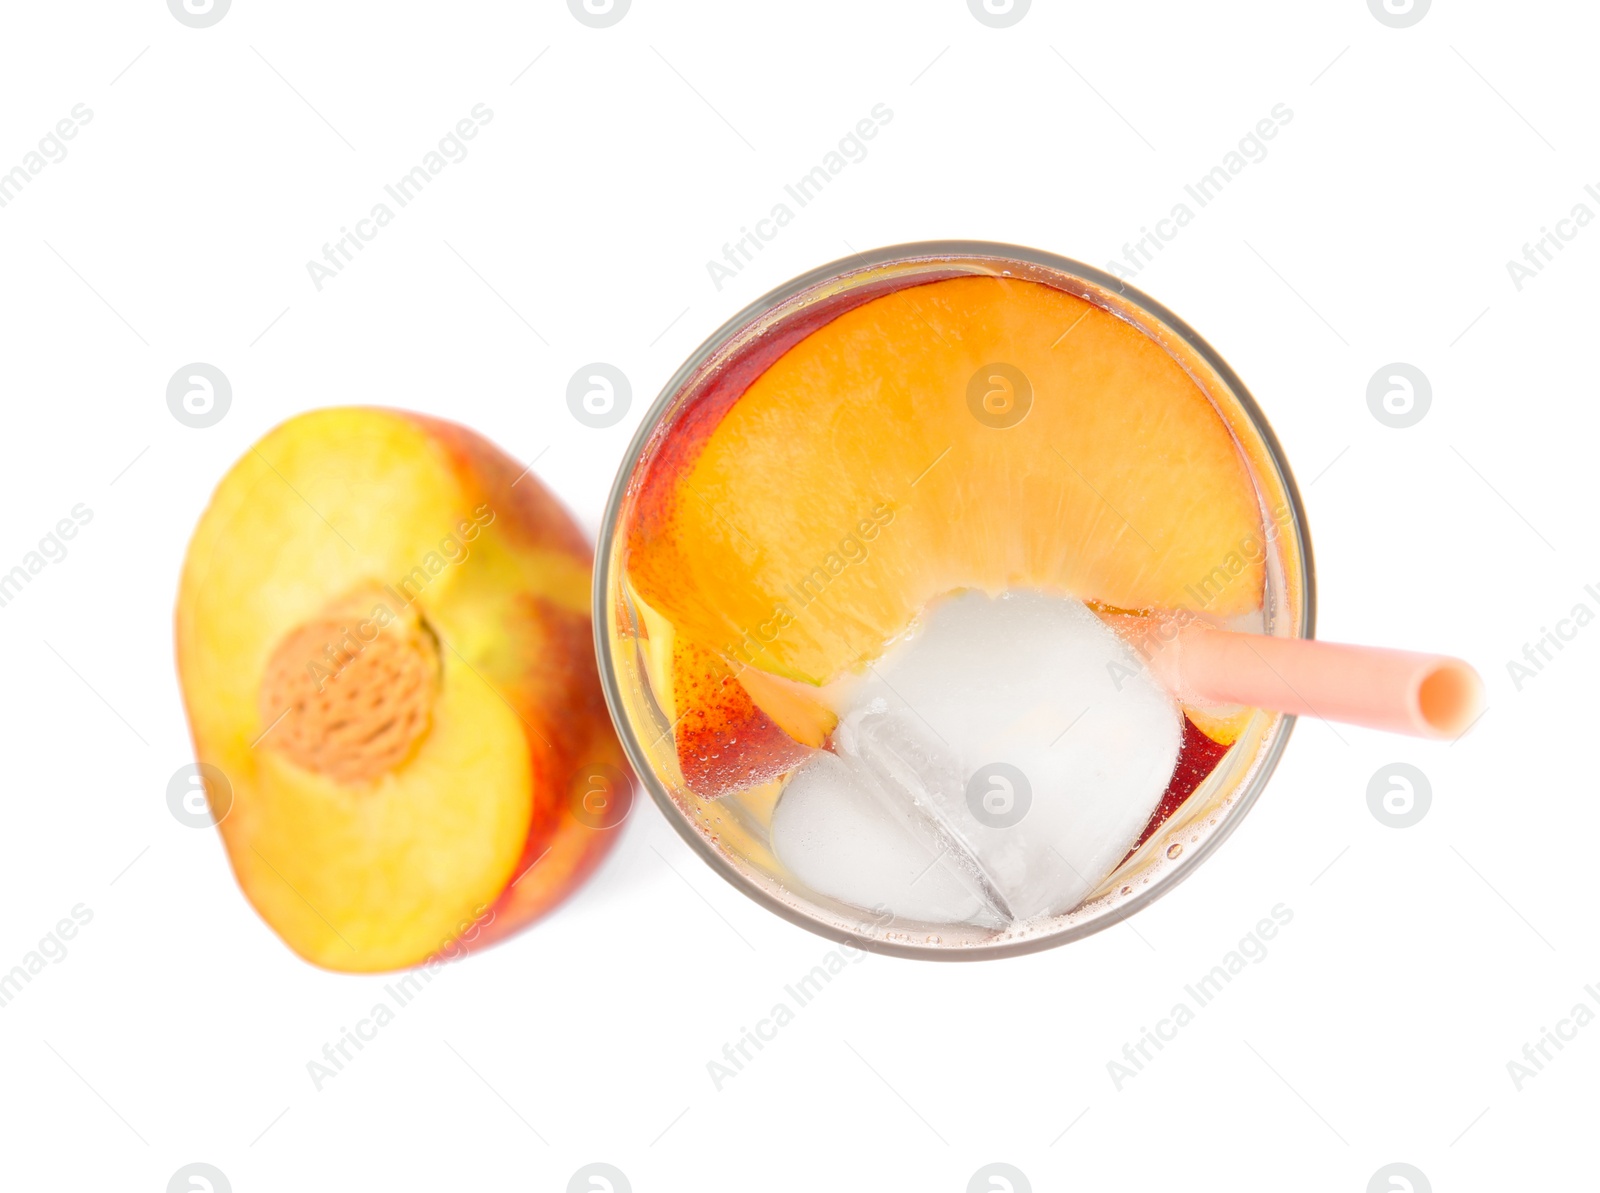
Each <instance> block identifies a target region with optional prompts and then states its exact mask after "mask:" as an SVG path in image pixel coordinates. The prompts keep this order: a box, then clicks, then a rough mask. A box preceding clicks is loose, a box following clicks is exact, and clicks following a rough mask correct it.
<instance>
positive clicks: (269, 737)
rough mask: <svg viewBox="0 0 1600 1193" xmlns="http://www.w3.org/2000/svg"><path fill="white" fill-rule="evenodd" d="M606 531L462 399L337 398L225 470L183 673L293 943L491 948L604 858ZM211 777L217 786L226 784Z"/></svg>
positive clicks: (207, 528)
mask: <svg viewBox="0 0 1600 1193" xmlns="http://www.w3.org/2000/svg"><path fill="white" fill-rule="evenodd" d="M590 563H591V555H590V548H589V545H588V543H587V541H586V540H585V538H584V536H583V534H582V532H581V531H580V530H579V529H578V527H577V526H576V525H575V524H574V522H573V521H572V519H571V517H570V516H569V515H568V514H567V513H566V511H565V510H563V509H562V508H561V507H560V506H559V505H558V504H557V503H556V502H555V501H554V499H552V498H551V497H550V496H549V495H548V494H547V493H546V492H545V491H544V490H543V489H542V488H541V487H540V485H539V482H538V481H537V480H536V479H535V478H533V477H532V476H530V475H527V474H526V473H525V472H524V470H523V469H522V468H521V467H520V466H519V465H518V464H517V463H516V462H515V461H513V460H512V459H510V458H509V457H507V456H506V455H504V454H503V453H501V452H500V451H499V450H498V449H496V448H495V447H494V446H493V445H492V444H490V443H488V442H487V441H486V440H484V439H482V438H481V437H479V436H478V435H476V434H474V433H472V432H471V431H468V430H466V429H464V428H462V427H458V426H455V425H453V424H451V423H446V422H441V421H437V420H434V419H430V418H424V417H422V416H419V415H413V414H408V413H402V412H398V411H389V410H379V409H353V408H351V409H332V410H321V411H316V412H313V413H310V414H305V415H301V416H299V417H297V418H294V419H291V420H290V421H289V422H287V423H284V424H283V425H281V426H279V427H278V428H276V429H275V430H273V431H272V432H270V433H269V434H268V435H267V436H266V437H265V438H264V439H262V440H261V441H260V442H259V443H258V444H256V445H255V447H253V448H252V449H251V450H250V452H249V453H247V454H246V455H245V456H244V457H243V458H242V459H240V460H239V462H238V463H237V464H235V465H234V467H233V469H232V470H231V471H230V472H229V473H228V475H227V476H226V477H225V478H224V479H223V481H222V483H221V484H220V485H219V486H218V488H217V491H216V493H215V495H214V496H213V498H212V501H211V505H210V507H209V508H208V509H207V510H206V512H205V514H204V515H203V516H202V518H201V519H200V524H199V526H198V527H197V528H196V530H195V534H194V538H193V540H192V542H191V543H190V546H189V553H188V557H187V559H186V561H185V564H184V569H183V576H182V580H181V583H180V588H179V595H178V605H177V616H176V622H177V655H178V671H179V677H180V680H181V683H182V687H183V694H184V702H185V705H186V707H187V710H188V714H189V722H190V726H191V728H192V731H193V734H194V741H195V748H196V754H197V756H198V758H199V760H200V761H201V762H202V763H209V764H211V765H213V766H216V767H218V768H220V769H221V771H222V772H223V773H224V774H225V775H226V776H227V778H228V780H229V783H230V785H231V788H232V803H231V807H228V808H221V807H214V809H213V810H214V812H216V813H217V814H218V815H220V816H221V820H220V828H221V832H222V837H223V841H224V843H225V845H226V847H227V851H228V856H229V860H230V861H231V863H232V865H233V869H234V873H235V874H236V876H237V877H238V880H239V884H240V886H241V887H242V888H243V889H244V892H245V894H246V896H247V897H248V898H249V900H250V902H251V903H252V904H253V905H254V906H255V908H256V909H257V911H259V912H260V914H261V915H262V917H263V918H264V919H265V920H266V921H267V923H268V924H269V925H270V926H271V927H272V929H273V930H274V931H275V932H276V933H277V934H278V935H279V936H280V937H282V938H283V940H284V941H285V942H286V943H287V944H288V945H289V947H290V948H292V949H293V950H294V951H295V952H297V953H299V954H300V955H301V956H302V957H304V958H306V959H307V960H309V961H312V962H314V963H316V964H318V965H322V966H325V967H327V968H330V969H337V970H351V971H376V970H387V969H395V968H401V967H405V966H410V965H415V964H418V963H420V962H422V961H425V960H427V959H428V958H430V957H433V956H435V955H437V954H440V953H446V954H450V955H454V953H455V952H456V951H458V950H460V949H463V948H471V947H480V946H481V945H483V944H484V943H487V942H488V941H491V940H495V939H499V938H500V937H503V936H505V935H507V934H508V933H510V932H513V931H515V930H516V929H518V928H520V927H522V926H524V925H525V924H527V923H528V922H529V921H531V920H532V919H534V918H535V917H537V916H538V915H540V914H542V913H543V912H545V911H547V910H549V909H550V908H551V907H553V906H554V905H555V904H556V903H558V902H559V901H560V900H561V899H562V898H564V897H565V896H566V895H567V894H568V893H569V892H570V891H571V890H572V889H573V888H574V887H575V886H576V885H577V884H578V883H579V882H581V881H582V879H583V878H584V877H585V876H586V875H587V874H588V873H589V872H590V871H591V870H592V869H593V868H594V866H595V865H596V864H597V863H598V862H599V860H600V858H601V857H602V856H603V855H604V853H605V851H606V850H607V849H608V848H609V846H610V844H611V841H612V839H613V837H614V836H615V834H614V833H612V832H609V831H607V819H608V818H607V816H606V815H605V814H603V813H601V814H599V815H597V814H596V811H595V808H594V806H593V805H592V804H589V805H586V804H585V802H584V801H585V799H586V798H588V797H590V796H592V794H593V791H594V788H595V784H596V783H597V782H599V783H601V784H602V785H609V787H611V788H614V789H615V790H612V791H610V793H609V794H610V798H611V807H612V809H613V813H612V815H614V814H615V809H616V808H617V807H618V806H619V805H620V804H621V803H622V801H625V800H626V799H627V798H628V795H629V793H630V790H631V788H629V786H628V784H629V781H628V779H627V777H626V774H625V771H624V766H625V764H624V762H623V759H622V753H621V750H620V747H619V746H618V744H617V742H616V740H615V737H614V736H613V733H612V729H611V723H610V720H609V717H608V715H607V713H606V709H605V704H604V701H603V699H602V696H601V692H600V685H599V679H598V676H597V674H596V668H595V661H594V653H593V648H592V645H591V636H590V620H589V618H590V612H589V570H590ZM213 794H214V793H213Z"/></svg>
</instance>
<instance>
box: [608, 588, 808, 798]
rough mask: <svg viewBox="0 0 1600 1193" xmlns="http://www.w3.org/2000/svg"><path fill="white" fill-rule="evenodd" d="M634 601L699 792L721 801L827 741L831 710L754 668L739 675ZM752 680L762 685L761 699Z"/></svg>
mask: <svg viewBox="0 0 1600 1193" xmlns="http://www.w3.org/2000/svg"><path fill="white" fill-rule="evenodd" d="M634 603H635V606H636V607H637V608H638V609H639V611H640V615H641V620H642V621H643V623H644V626H645V642H644V655H645V671H646V673H647V676H648V678H649V681H650V686H651V690H652V691H653V693H654V694H655V697H656V702H657V703H658V704H659V705H660V706H661V711H662V714H663V715H664V716H665V717H666V718H667V720H668V721H669V722H670V723H671V725H672V733H673V744H674V747H675V749H676V753H677V759H678V769H679V771H680V773H681V776H682V779H683V781H684V783H685V784H686V785H687V786H688V787H689V789H690V790H691V791H693V792H694V793H695V794H696V795H699V796H701V797H702V798H706V799H715V798H718V797H720V796H723V795H728V794H731V793H733V792H735V791H743V790H746V789H747V788H751V787H756V786H759V785H761V784H763V783H767V782H770V781H771V780H773V779H775V778H777V777H779V776H781V775H783V774H786V773H787V772H788V771H790V770H792V769H793V768H794V767H796V766H798V765H800V763H802V762H804V761H805V760H806V758H807V757H809V756H810V755H811V753H812V752H813V751H814V750H815V749H817V748H819V747H820V746H821V745H822V744H823V741H824V740H825V739H826V737H827V735H828V733H829V732H830V731H831V730H832V729H833V725H834V721H835V718H834V716H833V714H832V713H830V712H828V711H827V710H826V709H824V708H822V707H821V706H820V705H818V704H816V703H814V702H812V701H810V700H808V699H806V698H805V696H804V695H803V694H798V693H795V692H793V691H791V690H789V689H788V688H787V687H786V686H785V685H784V684H783V683H782V681H780V680H776V679H773V678H772V677H770V676H762V675H761V674H760V673H759V672H757V671H755V670H754V669H752V668H748V667H746V668H742V669H741V670H740V671H739V673H738V674H737V675H736V674H735V673H734V671H733V670H732V669H731V668H730V667H729V666H728V664H727V662H726V661H725V660H724V659H723V658H722V657H721V656H720V655H718V654H717V653H716V652H715V651H711V650H707V649H706V648H705V647H703V646H698V645H696V644H695V643H693V642H690V641H689V640H688V639H686V638H683V637H682V636H680V635H679V634H678V633H677V632H676V631H675V630H674V629H673V627H672V623H671V622H669V621H667V620H666V619H665V618H663V617H662V616H661V615H660V614H658V613H656V612H655V610H653V609H651V608H650V607H649V606H648V605H646V604H645V603H644V602H643V601H640V600H638V599H637V597H635V598H634ZM741 681H744V682H741ZM747 682H749V683H755V684H756V685H757V686H756V691H758V692H759V693H761V697H762V698H761V700H760V701H759V702H758V701H757V699H756V698H755V695H754V693H752V692H751V691H750V690H749V688H748V687H747V686H746V683H747Z"/></svg>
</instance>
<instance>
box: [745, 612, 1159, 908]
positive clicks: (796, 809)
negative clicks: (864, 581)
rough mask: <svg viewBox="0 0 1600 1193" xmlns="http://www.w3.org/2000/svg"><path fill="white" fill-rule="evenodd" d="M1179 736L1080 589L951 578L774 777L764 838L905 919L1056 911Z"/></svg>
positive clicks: (822, 877)
mask: <svg viewBox="0 0 1600 1193" xmlns="http://www.w3.org/2000/svg"><path fill="white" fill-rule="evenodd" d="M1182 737H1183V734H1182V718H1181V716H1180V715H1179V712H1178V709H1177V706H1176V704H1175V703H1174V702H1173V700H1172V698H1171V697H1170V696H1169V695H1168V694H1167V692H1166V691H1165V690H1163V689H1162V688H1161V687H1160V686H1159V685H1158V684H1157V683H1156V681H1155V680H1154V678H1153V677H1152V676H1151V675H1150V674H1149V672H1148V671H1147V670H1145V668H1144V667H1143V666H1142V665H1141V664H1139V663H1138V661H1137V660H1136V658H1134V657H1133V656H1132V655H1131V654H1130V653H1129V652H1128V650H1127V648H1126V647H1125V646H1124V645H1123V644H1122V642H1121V641H1120V640H1119V639H1118V638H1117V637H1116V635H1115V634H1113V633H1112V632H1111V631H1110V630H1109V629H1108V628H1107V627H1106V626H1105V624H1104V623H1103V622H1101V621H1100V619H1099V618H1098V617H1096V616H1095V615H1094V614H1093V613H1092V612H1091V611H1090V610H1089V609H1088V607H1087V606H1085V605H1084V604H1083V603H1082V602H1080V601H1077V600H1074V599H1073V598H1071V597H1066V596H1060V595H1052V594H1045V593H1037V592H1008V593H1006V594H1004V595H1002V596H1000V597H998V598H991V597H989V596H986V595H984V594H982V593H977V592H968V593H961V594H958V595H955V596H951V597H948V598H946V599H945V600H943V601H941V602H940V603H938V604H937V605H935V606H934V607H933V608H932V609H931V610H930V611H929V612H928V614H927V615H926V617H925V618H924V619H923V622H922V624H921V625H919V626H918V627H917V628H916V629H915V630H914V631H913V632H912V633H911V634H909V635H907V636H906V637H905V638H903V639H902V640H900V641H898V642H896V643H895V644H894V645H892V646H891V647H890V649H889V650H888V651H887V652H886V654H885V655H884V657H883V658H882V659H880V660H879V661H878V662H877V663H876V664H875V665H874V666H873V667H872V669H871V671H870V672H869V674H868V675H867V676H866V678H865V680H864V682H863V683H862V684H861V685H860V686H859V687H858V688H857V689H856V691H855V692H854V693H853V694H852V696H851V698H850V700H849V704H848V706H847V707H846V708H845V709H843V710H842V715H841V719H840V723H839V726H838V728H837V729H836V730H835V732H834V753H833V754H823V755H820V756H819V757H818V758H817V759H815V760H813V761H812V762H810V763H808V764H806V766H804V767H802V768H801V769H800V771H799V772H797V773H796V775H795V776H794V778H793V779H792V780H791V781H790V783H789V785H788V787H786V789H785V791H784V793H783V796H782V798H781V799H780V801H779V803H778V807H777V810H776V813H775V815H774V818H773V847H774V850H775V851H776V853H777V854H778V857H779V858H780V859H781V860H782V861H783V862H784V864H785V865H786V866H788V867H789V868H790V870H791V871H793V872H794V874H795V876H796V877H797V878H799V879H800V880H801V881H802V882H804V883H806V884H807V885H808V886H810V887H812V888H813V889H814V890H816V891H818V892H820V893H823V894H827V895H830V896H832V897H834V898H837V899H840V900H842V901H844V902H846V903H851V904H854V905H857V906H861V907H865V908H877V907H880V906H881V907H885V908H887V909H888V910H889V911H891V912H893V913H894V914H896V915H897V916H900V917H903V918H906V919H912V920H920V921H933V922H939V921H941V920H942V921H944V922H966V923H988V922H991V921H999V922H1005V921H1016V920H1027V919H1032V918H1035V917H1037V916H1042V915H1052V914H1057V913H1060V912H1063V911H1068V910H1070V909H1071V908H1073V907H1074V906H1076V905H1077V904H1078V903H1080V902H1081V901H1082V900H1083V898H1084V896H1086V895H1087V894H1089V893H1090V891H1092V890H1093V889H1094V888H1095V887H1096V886H1098V885H1099V883H1100V882H1101V881H1102V880H1103V879H1104V878H1105V876H1106V875H1107V874H1109V873H1110V872H1111V871H1112V870H1113V869H1114V868H1115V867H1116V865H1117V863H1118V862H1119V861H1120V860H1121V859H1122V857H1123V856H1124V855H1125V854H1126V853H1127V851H1128V849H1129V848H1131V847H1132V845H1133V843H1134V841H1135V840H1137V838H1138V835H1139V832H1140V830H1141V829H1142V828H1143V827H1144V825H1145V823H1146V822H1147V821H1148V820H1149V818H1150V815H1151V813H1152V812H1154V810H1155V808H1156V805H1157V803H1158V802H1159V801H1160V798H1161V793H1162V792H1163V790H1165V788H1166V785H1167V781H1168V780H1169V779H1170V777H1171V775H1172V770H1173V767H1174V765H1175V764H1176V762H1177V758H1178V751H1179V748H1180V746H1181V744H1182ZM936 912H937V913H939V914H934V913H936Z"/></svg>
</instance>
